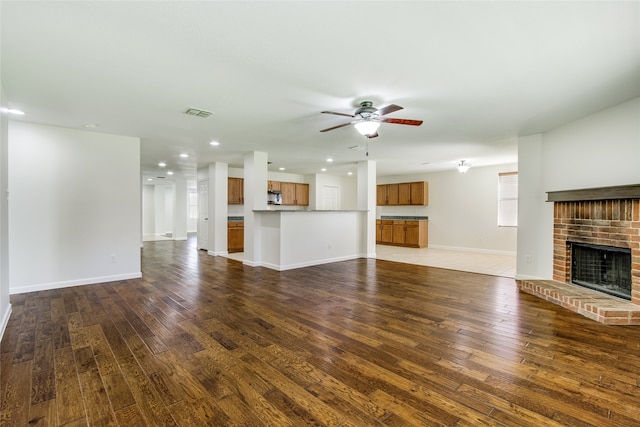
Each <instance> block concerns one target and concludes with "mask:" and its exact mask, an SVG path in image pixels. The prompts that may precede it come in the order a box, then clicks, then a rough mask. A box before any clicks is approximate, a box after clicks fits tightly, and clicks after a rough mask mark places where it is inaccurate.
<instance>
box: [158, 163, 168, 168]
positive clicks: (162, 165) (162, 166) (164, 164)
mask: <svg viewBox="0 0 640 427" xmlns="http://www.w3.org/2000/svg"><path fill="white" fill-rule="evenodd" d="M158 166H160V167H161V168H164V167H166V166H167V164H166V163H165V162H160V163H158Z"/></svg>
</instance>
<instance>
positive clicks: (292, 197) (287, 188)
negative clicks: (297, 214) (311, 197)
mask: <svg viewBox="0 0 640 427" xmlns="http://www.w3.org/2000/svg"><path fill="white" fill-rule="evenodd" d="M280 191H282V204H283V205H295V204H296V184H294V183H293V182H281V183H280Z"/></svg>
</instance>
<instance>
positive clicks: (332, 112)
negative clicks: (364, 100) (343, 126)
mask: <svg viewBox="0 0 640 427" xmlns="http://www.w3.org/2000/svg"><path fill="white" fill-rule="evenodd" d="M321 113H322V114H335V115H336V116H345V117H355V116H354V115H353V114H346V113H336V112H335V111H321Z"/></svg>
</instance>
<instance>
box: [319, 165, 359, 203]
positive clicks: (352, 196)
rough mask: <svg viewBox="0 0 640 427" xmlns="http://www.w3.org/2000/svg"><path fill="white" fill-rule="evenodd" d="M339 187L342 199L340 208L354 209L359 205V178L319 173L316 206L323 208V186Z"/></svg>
mask: <svg viewBox="0 0 640 427" xmlns="http://www.w3.org/2000/svg"><path fill="white" fill-rule="evenodd" d="M325 185H326V186H332V187H338V188H339V190H340V200H339V204H340V206H338V209H341V210H354V209H357V205H358V194H357V191H358V186H357V180H356V178H355V177H352V176H337V175H327V174H317V175H316V180H315V192H314V195H315V206H317V207H318V209H322V206H323V204H322V188H323V186H325Z"/></svg>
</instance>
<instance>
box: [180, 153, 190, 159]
mask: <svg viewBox="0 0 640 427" xmlns="http://www.w3.org/2000/svg"><path fill="white" fill-rule="evenodd" d="M180 157H182V158H183V159H186V158H187V157H189V155H188V154H187V153H182V154H180Z"/></svg>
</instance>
